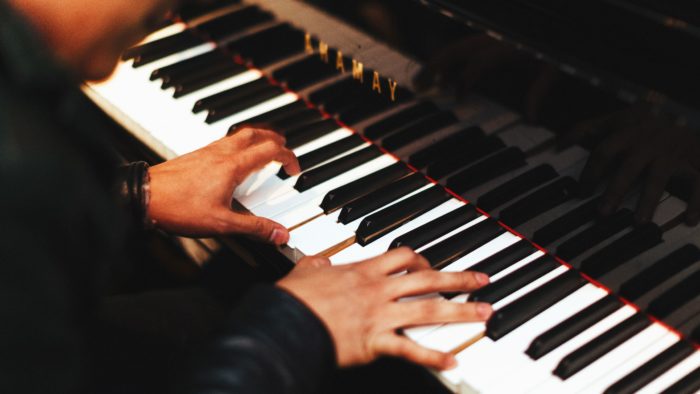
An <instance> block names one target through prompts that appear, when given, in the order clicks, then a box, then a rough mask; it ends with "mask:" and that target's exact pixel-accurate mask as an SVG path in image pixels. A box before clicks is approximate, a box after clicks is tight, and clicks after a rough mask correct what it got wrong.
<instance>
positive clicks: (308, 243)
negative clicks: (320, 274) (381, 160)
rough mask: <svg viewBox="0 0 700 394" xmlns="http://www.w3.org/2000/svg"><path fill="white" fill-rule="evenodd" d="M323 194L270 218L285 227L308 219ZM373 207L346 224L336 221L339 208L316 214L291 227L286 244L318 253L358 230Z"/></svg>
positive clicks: (409, 195)
mask: <svg viewBox="0 0 700 394" xmlns="http://www.w3.org/2000/svg"><path fill="white" fill-rule="evenodd" d="M432 186H433V185H432V184H427V185H425V186H424V187H421V188H418V189H417V190H414V191H412V192H410V193H407V194H406V195H404V196H401V197H400V198H398V199H396V200H394V201H392V202H390V203H389V204H387V205H384V206H383V207H380V208H378V209H384V208H388V207H390V206H392V205H394V204H397V203H399V202H401V201H403V200H405V199H407V198H409V197H411V196H413V195H414V194H417V193H420V192H421V191H423V190H426V189H428V188H430V187H432ZM323 197H325V195H324V196H320V197H318V198H315V199H313V200H311V201H308V202H306V203H304V204H301V205H300V206H297V207H293V208H291V209H290V210H289V211H287V212H285V213H283V214H282V215H280V216H275V217H273V218H272V219H273V220H275V221H277V222H278V223H280V224H282V225H283V226H286V227H291V226H293V225H296V224H299V223H302V222H303V221H304V220H308V219H310V218H312V217H313V216H315V215H314V214H315V213H316V212H318V210H320V209H321V208H320V206H319V205H320V203H321V201H322V200H323ZM378 209H377V210H378ZM375 211H376V210H375ZM375 211H372V212H370V213H368V214H367V215H365V216H363V217H360V218H358V219H356V220H354V221H352V222H351V223H348V224H342V223H338V217H339V215H340V210H337V211H335V212H333V213H332V214H330V215H322V216H319V217H317V218H316V219H314V220H311V221H310V222H308V223H306V224H304V225H303V226H301V227H299V228H297V229H294V230H293V231H291V232H290V234H289V237H290V240H289V241H290V242H289V245H290V246H292V247H294V248H296V249H297V250H298V251H300V252H302V253H303V254H304V255H306V256H310V255H314V254H318V253H321V252H322V251H325V250H327V249H329V248H331V247H332V246H335V245H338V244H339V243H341V242H343V241H346V240H348V239H349V238H352V237H354V236H355V230H357V228H358V227H359V225H360V223H361V222H362V219H364V218H365V217H367V216H369V215H371V214H372V213H373V212H375Z"/></svg>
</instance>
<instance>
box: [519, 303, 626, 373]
mask: <svg viewBox="0 0 700 394" xmlns="http://www.w3.org/2000/svg"><path fill="white" fill-rule="evenodd" d="M622 306H623V305H622V302H620V300H618V299H617V298H615V296H612V295H608V296H605V297H603V298H601V299H600V300H598V301H596V302H594V303H593V304H591V305H589V306H587V307H586V308H584V309H582V310H580V311H578V312H576V313H575V314H573V315H572V316H570V317H568V318H567V319H566V320H564V321H562V322H561V323H559V324H557V325H556V326H554V327H552V328H550V329H549V330H547V331H545V332H543V333H542V334H540V335H539V336H537V337H536V338H535V339H534V340H533V341H532V342H531V343H530V346H529V347H528V348H527V350H526V351H525V354H527V355H528V356H530V358H532V359H533V360H538V359H539V358H540V357H542V356H545V355H547V354H548V353H549V352H551V351H552V350H554V349H556V348H558V347H559V346H561V345H562V344H563V343H564V342H567V341H568V340H570V339H571V338H573V337H575V336H576V335H578V334H579V333H581V332H583V331H585V330H586V329H588V328H589V327H591V326H593V325H594V324H596V323H598V322H599V321H601V320H602V319H603V318H605V317H606V316H608V315H610V314H612V313H613V312H615V311H616V310H618V309H620V308H622Z"/></svg>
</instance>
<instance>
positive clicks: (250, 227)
mask: <svg viewBox="0 0 700 394" xmlns="http://www.w3.org/2000/svg"><path fill="white" fill-rule="evenodd" d="M226 212H227V213H226V214H224V215H222V217H221V218H220V220H221V221H222V222H223V223H224V225H223V228H224V231H223V233H228V234H231V233H233V234H244V235H248V236H251V237H253V238H256V239H259V240H261V241H265V242H269V243H272V244H275V245H283V244H285V243H287V241H289V231H287V229H286V228H284V226H282V225H281V224H279V223H277V222H274V221H272V220H270V219H266V218H262V217H259V216H253V215H245V214H240V213H236V212H232V211H226Z"/></svg>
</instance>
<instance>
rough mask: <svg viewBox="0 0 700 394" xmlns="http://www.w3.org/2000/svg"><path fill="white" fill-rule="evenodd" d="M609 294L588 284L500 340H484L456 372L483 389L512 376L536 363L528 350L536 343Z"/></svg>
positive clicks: (461, 355) (464, 353)
mask: <svg viewBox="0 0 700 394" xmlns="http://www.w3.org/2000/svg"><path fill="white" fill-rule="evenodd" d="M606 294H607V293H606V292H605V291H604V290H602V289H600V288H598V287H596V286H594V285H590V284H589V285H586V286H584V287H582V288H580V289H578V290H577V291H575V292H573V293H572V294H569V295H568V296H567V297H565V298H564V299H562V300H561V301H559V302H557V303H556V304H554V305H552V306H551V307H549V308H548V309H547V310H545V311H543V312H542V313H540V314H539V315H537V316H536V317H534V318H533V319H532V320H530V321H528V322H526V323H524V324H523V325H521V326H520V327H518V328H517V329H515V330H513V332H511V333H510V334H508V335H506V336H504V337H503V338H501V339H500V340H498V341H493V340H491V339H490V338H483V339H481V340H479V341H478V342H477V343H475V344H474V345H472V346H470V347H468V348H467V349H465V350H464V351H462V352H460V353H459V354H458V355H457V360H458V366H457V368H456V369H454V370H453V371H454V372H453V373H454V374H458V375H460V376H461V377H462V378H463V379H464V380H468V382H469V384H470V385H471V386H473V387H475V388H477V389H479V390H481V389H485V388H488V387H489V383H491V382H492V381H494V380H497V379H500V378H502V377H503V376H508V375H509V373H510V371H512V370H515V369H517V368H519V367H520V365H522V363H523V362H526V363H529V362H532V360H531V359H529V358H528V357H527V356H526V355H525V350H526V349H527V347H528V346H529V345H530V343H531V342H532V340H533V339H534V338H535V337H537V336H538V335H539V334H541V333H543V332H544V331H546V330H548V329H549V328H551V327H553V326H555V325H556V324H559V323H560V322H562V321H563V320H565V319H566V318H568V317H569V316H571V315H573V314H574V313H576V312H578V311H580V310H582V309H583V308H585V307H587V306H589V305H591V304H592V303H594V302H595V301H597V300H599V299H600V298H602V297H604V296H605V295H606Z"/></svg>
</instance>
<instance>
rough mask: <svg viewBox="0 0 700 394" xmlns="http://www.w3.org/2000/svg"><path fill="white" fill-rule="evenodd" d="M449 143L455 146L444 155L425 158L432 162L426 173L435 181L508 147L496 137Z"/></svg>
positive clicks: (451, 140)
mask: <svg viewBox="0 0 700 394" xmlns="http://www.w3.org/2000/svg"><path fill="white" fill-rule="evenodd" d="M447 142H449V143H454V145H451V146H450V147H449V148H447V149H445V150H444V153H442V152H441V154H440V155H439V156H438V157H426V158H425V159H430V160H431V162H430V163H429V165H428V168H427V171H426V173H427V174H428V175H429V176H431V177H433V178H435V179H440V178H442V177H444V176H446V175H448V174H450V173H452V172H454V171H456V170H458V169H460V168H463V167H466V166H468V165H472V164H473V163H476V162H477V161H478V160H481V159H483V158H485V157H487V156H489V155H491V154H494V153H496V152H498V151H500V150H502V149H504V148H505V147H506V146H505V144H504V143H503V141H502V140H501V139H500V138H498V137H494V136H491V137H486V138H484V139H476V140H473V141H468V140H467V141H462V140H461V139H460V138H455V139H451V138H449V141H447ZM438 148H440V146H436V149H438ZM409 160H410V159H409Z"/></svg>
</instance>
